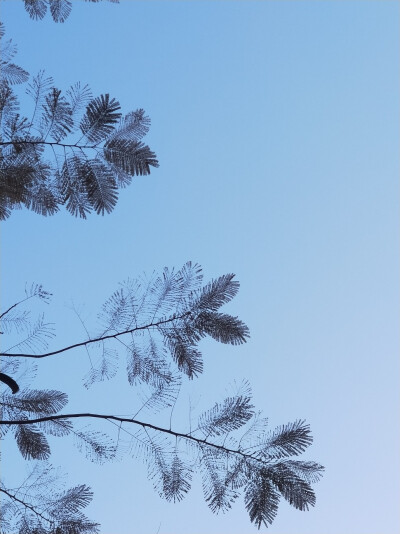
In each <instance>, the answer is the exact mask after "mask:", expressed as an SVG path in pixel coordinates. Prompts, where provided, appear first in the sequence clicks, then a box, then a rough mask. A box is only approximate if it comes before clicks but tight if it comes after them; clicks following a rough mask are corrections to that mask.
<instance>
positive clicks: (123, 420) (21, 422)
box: [0, 413, 269, 466]
mask: <svg viewBox="0 0 400 534" xmlns="http://www.w3.org/2000/svg"><path fill="white" fill-rule="evenodd" d="M83 417H88V418H91V419H105V420H106V421H110V422H111V421H118V422H119V423H130V424H132V425H138V426H141V427H143V428H145V429H147V428H149V429H151V430H156V431H157V432H162V433H164V434H169V435H171V436H174V437H175V438H182V439H186V440H189V441H194V442H195V443H197V444H198V445H206V446H207V447H212V448H214V449H218V450H220V451H222V452H226V453H227V454H235V455H237V456H240V457H241V458H243V459H245V460H251V461H253V462H257V463H260V464H262V465H264V466H265V465H266V463H267V462H266V461H265V460H261V459H260V458H257V457H256V456H253V455H251V454H246V453H245V452H242V451H240V450H235V449H229V448H228V447H225V446H224V445H218V444H216V443H212V442H210V441H207V440H206V439H201V438H196V437H194V436H192V435H190V434H184V433H182V432H175V431H174V430H170V429H168V428H163V427H160V426H156V425H152V424H151V423H145V422H144V421H139V420H137V419H128V418H126V417H118V416H117V415H105V414H98V413H72V414H58V415H48V416H46V417H38V418H37V419H18V420H15V421H0V425H34V424H36V423H44V422H45V421H57V420H60V419H78V418H83ZM268 465H269V464H268Z"/></svg>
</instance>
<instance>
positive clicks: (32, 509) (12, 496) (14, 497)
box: [0, 488, 51, 523]
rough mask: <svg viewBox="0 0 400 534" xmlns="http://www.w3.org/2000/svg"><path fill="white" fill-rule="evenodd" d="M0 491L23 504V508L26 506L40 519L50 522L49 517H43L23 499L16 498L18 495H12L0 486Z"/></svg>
mask: <svg viewBox="0 0 400 534" xmlns="http://www.w3.org/2000/svg"><path fill="white" fill-rule="evenodd" d="M0 492H1V493H4V494H5V495H7V497H9V498H10V499H12V500H13V501H16V502H18V503H19V504H22V505H23V506H25V508H28V509H29V510H31V511H32V512H33V513H34V514H36V515H37V516H38V517H40V518H41V519H44V520H45V521H47V522H48V523H51V521H50V519H48V518H47V517H45V516H44V515H42V514H41V513H40V512H38V511H37V510H36V509H35V508H34V507H33V506H31V505H30V504H27V503H26V502H24V501H21V499H18V497H16V496H15V495H12V494H11V493H9V492H8V491H7V490H5V489H3V488H0Z"/></svg>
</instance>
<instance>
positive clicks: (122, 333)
mask: <svg viewBox="0 0 400 534" xmlns="http://www.w3.org/2000/svg"><path fill="white" fill-rule="evenodd" d="M190 314H191V312H190V311H188V312H185V313H184V314H182V315H173V316H172V317H170V318H169V319H164V320H161V321H158V322H156V323H149V324H147V325H144V326H136V327H135V328H131V329H130V330H124V331H123V332H117V333H116V334H109V335H107V336H101V337H98V338H95V339H88V340H86V341H81V342H80V343H74V344H73V345H69V346H68V347H63V348H62V349H58V350H54V351H52V352H46V353H45V354H10V353H7V352H0V356H8V357H9V358H47V357H48V356H54V355H55V354H61V353H62V352H66V351H68V350H71V349H76V348H77V347H85V346H86V345H90V344H91V343H98V342H99V341H105V340H106V339H113V338H114V339H117V338H118V337H119V336H124V335H125V334H132V333H133V332H137V331H138V330H147V329H148V328H157V327H158V326H161V325H164V324H167V323H171V322H173V321H176V320H179V319H183V318H184V317H187V316H188V315H190Z"/></svg>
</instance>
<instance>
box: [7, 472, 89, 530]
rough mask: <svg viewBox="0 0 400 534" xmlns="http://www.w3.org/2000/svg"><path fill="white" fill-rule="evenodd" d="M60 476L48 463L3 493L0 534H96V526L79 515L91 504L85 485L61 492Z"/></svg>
mask: <svg viewBox="0 0 400 534" xmlns="http://www.w3.org/2000/svg"><path fill="white" fill-rule="evenodd" d="M62 482H63V481H62V478H61V477H60V473H59V472H57V470H55V469H54V468H53V467H52V466H51V465H50V464H48V463H47V462H38V463H36V464H35V466H34V467H33V469H32V470H31V472H30V473H29V475H28V476H27V478H26V479H25V480H24V482H23V484H22V485H20V487H19V488H17V489H14V490H8V489H7V488H6V487H5V485H4V484H0V493H2V494H3V495H2V503H1V517H2V522H1V526H0V534H10V532H14V533H15V534H96V533H98V532H99V525H98V524H97V523H94V522H93V521H90V520H89V519H88V518H87V517H86V516H85V514H84V513H83V512H82V509H84V508H85V507H86V506H87V505H88V504H89V503H90V502H91V500H92V498H93V493H92V491H91V490H90V488H89V487H87V486H86V485H77V486H75V487H72V488H68V489H64V487H63V486H64V484H63V483H62Z"/></svg>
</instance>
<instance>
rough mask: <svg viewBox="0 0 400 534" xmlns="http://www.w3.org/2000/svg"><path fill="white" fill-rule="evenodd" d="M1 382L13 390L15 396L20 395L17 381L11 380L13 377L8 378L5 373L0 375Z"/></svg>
mask: <svg viewBox="0 0 400 534" xmlns="http://www.w3.org/2000/svg"><path fill="white" fill-rule="evenodd" d="M0 381H1V382H3V383H4V384H7V386H8V387H9V388H10V389H11V391H12V392H13V394H15V393H18V391H19V385H18V384H17V383H16V381H15V380H14V379H13V378H11V376H8V375H6V374H4V373H0Z"/></svg>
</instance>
